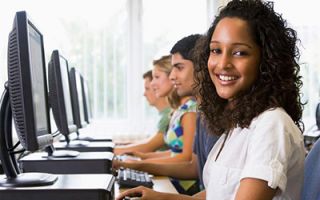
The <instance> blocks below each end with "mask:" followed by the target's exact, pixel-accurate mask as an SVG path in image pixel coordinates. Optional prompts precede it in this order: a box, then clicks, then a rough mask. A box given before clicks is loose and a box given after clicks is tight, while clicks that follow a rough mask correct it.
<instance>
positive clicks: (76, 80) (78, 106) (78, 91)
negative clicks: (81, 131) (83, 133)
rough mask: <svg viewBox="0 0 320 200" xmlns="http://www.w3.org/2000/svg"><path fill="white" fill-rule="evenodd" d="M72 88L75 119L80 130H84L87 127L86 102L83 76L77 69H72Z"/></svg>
mask: <svg viewBox="0 0 320 200" xmlns="http://www.w3.org/2000/svg"><path fill="white" fill-rule="evenodd" d="M69 73H70V86H71V87H70V88H71V97H72V98H71V99H72V108H73V117H74V120H75V123H76V125H77V127H78V128H83V127H85V126H86V125H87V122H86V121H85V114H84V102H83V96H82V86H81V74H80V72H79V71H77V70H76V68H74V67H72V68H71V69H70V72H69Z"/></svg>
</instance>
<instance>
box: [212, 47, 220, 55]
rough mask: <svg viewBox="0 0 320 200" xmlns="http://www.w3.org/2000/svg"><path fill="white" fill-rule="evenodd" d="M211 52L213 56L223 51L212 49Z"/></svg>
mask: <svg viewBox="0 0 320 200" xmlns="http://www.w3.org/2000/svg"><path fill="white" fill-rule="evenodd" d="M210 52H211V53H213V54H219V53H221V50H220V49H218V48H212V49H210Z"/></svg>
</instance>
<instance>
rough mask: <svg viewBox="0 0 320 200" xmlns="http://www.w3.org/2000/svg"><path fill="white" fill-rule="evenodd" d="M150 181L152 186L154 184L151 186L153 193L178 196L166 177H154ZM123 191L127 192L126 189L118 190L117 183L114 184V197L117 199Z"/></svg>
mask: <svg viewBox="0 0 320 200" xmlns="http://www.w3.org/2000/svg"><path fill="white" fill-rule="evenodd" d="M152 180H153V184H154V185H153V189H154V190H155V191H158V192H167V193H174V194H178V191H177V190H176V188H175V187H174V186H173V185H172V183H171V182H170V180H169V178H168V177H166V176H155V177H153V178H152ZM125 190H127V189H126V188H124V189H120V188H119V185H118V184H117V182H115V185H114V194H115V197H117V196H118V195H119V193H120V192H123V191H125Z"/></svg>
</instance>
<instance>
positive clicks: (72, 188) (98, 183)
mask: <svg viewBox="0 0 320 200" xmlns="http://www.w3.org/2000/svg"><path fill="white" fill-rule="evenodd" d="M114 182H115V178H114V176H112V175H110V174H81V175H79V174H71V175H70V174H68V175H61V174H60V175H58V180H57V181H56V182H55V183H54V184H53V185H50V186H43V187H19V188H17V187H16V188H9V187H0V197H1V200H13V199H14V200H41V199H45V200H57V199H59V200H70V199H74V200H89V199H90V200H113V199H114Z"/></svg>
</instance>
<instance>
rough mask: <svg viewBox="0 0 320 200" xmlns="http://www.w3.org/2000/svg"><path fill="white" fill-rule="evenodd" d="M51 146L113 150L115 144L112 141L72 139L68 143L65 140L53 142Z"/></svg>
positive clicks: (89, 150)
mask: <svg viewBox="0 0 320 200" xmlns="http://www.w3.org/2000/svg"><path fill="white" fill-rule="evenodd" d="M53 146H54V148H55V149H56V150H67V149H69V150H74V151H80V152H113V149H114V146H115V144H114V143H113V142H89V141H83V144H82V141H80V140H77V141H76V140H73V141H71V142H70V144H67V142H54V143H53Z"/></svg>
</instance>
